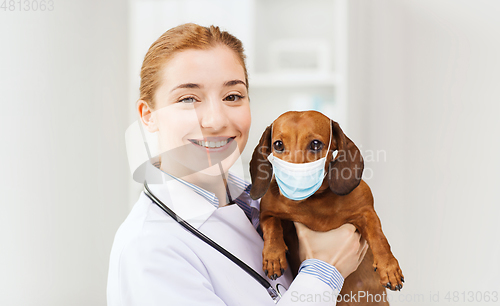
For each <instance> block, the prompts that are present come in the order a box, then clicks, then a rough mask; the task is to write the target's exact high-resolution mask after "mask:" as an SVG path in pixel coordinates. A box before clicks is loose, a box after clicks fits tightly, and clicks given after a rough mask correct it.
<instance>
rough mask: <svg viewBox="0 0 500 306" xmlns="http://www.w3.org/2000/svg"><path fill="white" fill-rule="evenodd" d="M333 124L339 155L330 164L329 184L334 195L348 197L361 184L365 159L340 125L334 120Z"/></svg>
mask: <svg viewBox="0 0 500 306" xmlns="http://www.w3.org/2000/svg"><path fill="white" fill-rule="evenodd" d="M331 124H332V130H333V137H334V138H335V141H336V142H337V150H338V154H337V156H336V158H335V159H333V160H332V161H331V162H330V165H329V170H328V182H329V185H330V189H331V190H332V191H333V193H335V194H338V195H346V194H348V193H350V192H351V191H352V190H353V189H354V188H356V187H358V185H359V183H360V182H361V175H362V174H363V169H364V162H363V157H362V156H361V152H360V151H359V149H358V147H356V145H355V144H354V142H352V141H351V140H350V139H349V138H348V137H347V136H346V135H345V134H344V132H343V131H342V129H341V128H340V126H339V124H338V123H337V122H335V121H333V120H331Z"/></svg>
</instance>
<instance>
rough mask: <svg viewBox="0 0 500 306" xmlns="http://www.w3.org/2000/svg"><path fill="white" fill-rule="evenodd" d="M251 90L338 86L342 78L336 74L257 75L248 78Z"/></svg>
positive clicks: (292, 73)
mask: <svg viewBox="0 0 500 306" xmlns="http://www.w3.org/2000/svg"><path fill="white" fill-rule="evenodd" d="M248 79H249V80H248V82H249V84H250V88H257V87H258V88H266V87H276V86H279V87H304V86H337V85H338V84H339V82H340V80H341V76H340V75H339V74H336V73H317V72H314V73H304V72H301V73H296V72H290V73H257V74H251V75H249V76H248Z"/></svg>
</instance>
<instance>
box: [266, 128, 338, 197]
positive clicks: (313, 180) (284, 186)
mask: <svg viewBox="0 0 500 306" xmlns="http://www.w3.org/2000/svg"><path fill="white" fill-rule="evenodd" d="M271 135H272V134H271ZM330 135H331V127H330ZM329 142H330V141H329ZM329 151H330V143H328V150H327V151H326V152H327V155H325V156H324V157H322V158H320V159H318V160H316V161H313V162H309V163H302V164H296V163H290V162H287V161H284V160H282V159H280V158H277V157H275V156H273V153H271V154H270V155H269V156H268V157H267V159H268V160H269V162H270V163H271V164H272V165H273V173H274V178H275V179H276V182H277V183H278V187H279V188H280V191H281V193H282V194H283V195H284V196H285V197H287V198H289V199H290V200H295V201H299V200H303V199H306V198H308V197H309V196H311V195H312V194H314V193H315V192H316V191H317V190H318V189H319V187H320V186H321V184H322V183H323V179H324V178H325V176H326V173H325V164H326V157H327V156H328V152H329Z"/></svg>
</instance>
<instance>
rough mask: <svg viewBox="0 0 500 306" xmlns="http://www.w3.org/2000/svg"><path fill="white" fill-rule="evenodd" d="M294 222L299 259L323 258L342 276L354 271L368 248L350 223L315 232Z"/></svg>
mask: <svg viewBox="0 0 500 306" xmlns="http://www.w3.org/2000/svg"><path fill="white" fill-rule="evenodd" d="M294 224H295V228H296V230H297V236H298V238H299V257H300V260H301V261H304V260H306V259H311V258H315V259H320V260H323V261H324V262H327V263H329V264H331V265H332V266H334V267H335V268H337V270H338V271H339V272H340V274H342V276H343V277H344V278H346V277H347V276H349V274H351V273H352V272H354V271H356V269H357V268H358V266H359V264H360V263H361V261H362V260H363V258H364V257H365V254H366V251H367V250H368V243H366V240H365V239H364V238H363V237H361V235H360V234H359V233H358V232H356V228H355V227H354V225H352V224H349V223H346V224H344V225H342V226H340V227H339V228H336V229H333V230H330V231H328V232H315V231H313V230H311V229H309V228H308V227H307V226H305V225H304V224H302V223H299V222H294Z"/></svg>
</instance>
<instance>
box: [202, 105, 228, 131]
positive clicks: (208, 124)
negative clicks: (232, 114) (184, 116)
mask: <svg viewBox="0 0 500 306" xmlns="http://www.w3.org/2000/svg"><path fill="white" fill-rule="evenodd" d="M204 106H205V107H201V108H198V114H197V115H198V118H200V125H201V127H202V128H204V129H211V130H213V131H219V130H222V129H224V128H225V127H226V126H227V124H228V121H229V120H228V118H227V116H226V114H225V112H224V106H223V103H222V101H218V100H217V99H210V100H209V101H207V103H205V105H204Z"/></svg>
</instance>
